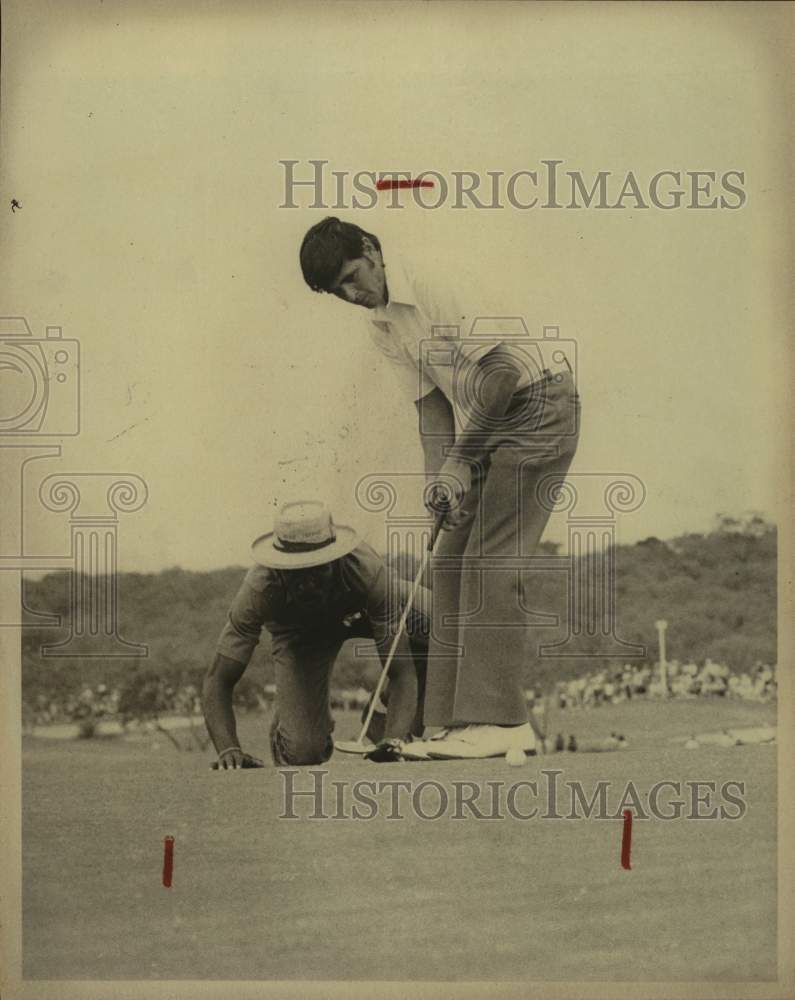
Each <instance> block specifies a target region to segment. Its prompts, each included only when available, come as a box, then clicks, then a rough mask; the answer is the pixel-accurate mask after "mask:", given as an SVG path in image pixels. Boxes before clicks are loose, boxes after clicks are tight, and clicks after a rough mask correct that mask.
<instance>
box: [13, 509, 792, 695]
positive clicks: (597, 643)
mask: <svg viewBox="0 0 795 1000" xmlns="http://www.w3.org/2000/svg"><path fill="white" fill-rule="evenodd" d="M752 528H753V530H737V528H736V526H734V527H732V526H731V525H727V524H723V525H722V526H721V527H720V528H719V529H717V530H715V531H714V532H712V533H710V534H705V535H698V534H690V535H685V536H682V537H679V538H675V539H672V540H670V541H667V542H665V541H660V540H659V539H655V538H650V539H646V540H645V541H642V542H639V543H637V544H635V545H625V546H618V547H616V549H615V550H614V557H615V565H616V576H615V581H616V582H615V591H616V604H615V611H616V620H615V628H614V632H615V634H616V635H617V636H618V637H620V638H621V639H622V640H624V641H625V642H631V643H640V644H644V645H645V646H646V647H647V651H646V658H647V659H649V660H653V659H655V658H656V633H655V628H654V622H655V620H657V619H659V618H664V619H666V620H667V621H668V623H669V628H668V657H669V659H679V660H687V659H693V660H695V661H697V662H699V661H703V660H704V659H705V658H706V657H710V658H711V659H713V660H716V661H720V662H723V663H726V664H728V665H729V666H730V667H732V668H733V669H734V670H742V669H748V668H749V667H752V666H753V664H754V663H755V662H757V661H759V660H762V661H764V662H768V663H774V662H775V661H776V531H775V528H774V527H773V526H771V525H769V524H762V525H759V524H758V523H757V524H755V525H753V526H752ZM545 552H546V553H547V554H550V555H551V554H553V553H554V546H551V545H547V546H545ZM403 562H405V560H403ZM401 569H402V571H403V573H404V575H405V574H406V573H411V567H410V566H406V565H404V566H402V567H401ZM244 572H245V569H244V568H243V567H230V568H228V569H221V570H215V571H212V572H206V573H196V572H189V571H186V570H182V569H168V570H164V571H162V572H160V573H156V574H139V573H123V574H121V575H120V577H119V581H118V594H119V620H120V633H121V635H122V636H123V637H124V638H125V639H127V640H129V641H131V642H139V643H146V644H147V645H148V647H149V656H148V658H146V659H140V660H135V659H117V660H92V659H83V660H78V659H54V658H47V659H44V658H42V656H41V655H40V652H39V650H40V647H41V645H42V644H43V643H52V642H57V641H59V640H61V639H64V638H65V637H66V636H67V634H68V629H67V628H66V627H63V628H46V629H43V628H39V627H29V628H26V629H25V630H24V631H23V692H24V695H25V697H26V699H27V700H30V699H31V698H32V697H34V696H35V695H36V694H37V693H39V692H49V693H66V692H68V691H74V690H75V689H76V688H79V687H80V686H82V685H85V684H96V683H98V682H100V681H104V682H105V683H107V684H109V685H113V684H118V683H120V682H121V680H122V679H123V678H124V676H125V675H126V674H127V672H128V671H130V670H131V669H133V668H134V667H135V666H136V664H138V665H139V666H144V665H145V666H148V667H154V668H156V669H157V670H158V672H163V673H164V674H168V675H169V676H171V677H173V678H174V680H175V682H176V681H179V680H182V681H184V680H187V679H191V680H193V681H194V682H195V680H196V678H197V677H198V676H200V674H201V673H202V672H203V671H204V670H205V669H206V668H207V666H208V665H209V663H210V661H211V659H212V656H213V650H214V644H215V641H216V639H217V636H218V633H219V631H220V629H221V627H222V625H223V622H224V619H225V616H226V612H227V608H228V605H229V602H230V600H231V599H232V597H233V596H234V594H235V591H236V589H237V587H238V585H239V583H240V581H241V579H242V577H243V574H244ZM524 584H525V588H524V589H525V595H526V596H525V600H526V604H527V606H528V607H530V608H532V609H533V610H534V611H541V612H546V613H552V614H556V615H558V616H560V619H561V621H562V622H564V623H565V621H566V617H567V579H566V574H565V573H562V572H549V571H533V572H530V573H528V574H526V575H525V579H524ZM24 595H25V604H26V607H27V608H29V609H31V610H33V611H37V612H50V613H55V614H60V615H62V616H63V619H62V620H63V622H64V624H65V625H68V620H69V619H68V615H69V589H68V575H67V574H65V573H54V574H50V575H48V576H46V577H44V578H43V579H41V580H38V581H27V582H26V585H25V587H24ZM28 620H32V619H28ZM542 631H543V634H542V632H541V631H539V630H534V631H533V633H532V634H531V635H529V636H528V667H527V682H528V684H540V685H542V686H547V685H548V684H549V683H551V682H553V681H554V680H557V679H561V678H566V677H570V676H574V675H576V674H578V673H581V672H582V671H583V670H588V669H592V668H593V666H594V660H593V658H592V657H591V656H589V655H588V653H589V651H591V652H599V651H600V649H601V648H603V647H602V645H601V642H602V640H599V639H598V638H597V637H590V638H588V637H585V638H584V639H583V640H582V641H581V643H580V646H579V651H581V652H582V654H583V655H581V656H578V657H573V658H565V659H542V660H541V661H539V660H537V658H536V657H534V656H533V655H532V654H531V642H532V643H535V642H536V641H538V639H540V640H541V641H543V642H545V643H553V642H555V641H557V640H558V639H562V638H564V637H565V635H566V630H565V627H564V626H561V627H560V628H545V629H543V630H542ZM620 659H621V658H620V657H619V658H618V659H615V658H614V659H612V660H610V659H608V660H602V661H600V662H601V663H604V664H605V665H612V664H614V663H617V662H619V660H620ZM272 673H273V671H272V663H271V659H270V651H269V643H268V641H267V634H265V636H264V639H263V642H262V643H261V644H260V648H259V649H258V651H257V653H256V655H255V659H254V661H253V664H252V670H251V671H250V674H251V676H252V678H253V679H256V680H257V681H259V682H265V681H268V680H270V679H272ZM361 677H362V667H361V663H360V662H354V660H353V658H352V657H351V655H350V652H349V651H348V650H346V651H344V653H343V656H342V657H341V658H340V661H339V663H338V665H337V671H336V681H337V683H338V684H340V685H351V684H352V685H354V686H355V685H358V683H359V682H360V680H361Z"/></svg>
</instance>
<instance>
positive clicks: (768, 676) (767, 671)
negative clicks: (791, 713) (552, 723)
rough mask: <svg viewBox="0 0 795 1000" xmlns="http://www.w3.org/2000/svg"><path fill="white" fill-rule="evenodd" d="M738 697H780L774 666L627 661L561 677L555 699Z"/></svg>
mask: <svg viewBox="0 0 795 1000" xmlns="http://www.w3.org/2000/svg"><path fill="white" fill-rule="evenodd" d="M671 697H673V698H703V697H719V698H739V699H741V700H743V701H758V702H763V701H770V700H772V699H774V698H775V697H776V668H775V666H773V667H771V666H769V665H768V664H766V663H761V662H758V663H757V664H756V665H755V666H754V667H753V669H751V670H750V671H742V672H740V673H736V672H733V671H732V670H730V668H729V667H727V666H726V665H725V664H723V663H715V662H714V661H713V660H710V659H709V658H707V660H706V661H705V662H704V663H703V664H702V665H701V666H698V665H697V664H695V663H692V662H688V663H679V662H678V661H677V660H671V661H670V662H669V663H667V664H666V665H665V668H664V669H663V668H662V667H661V665H660V664H659V663H658V664H655V665H654V666H653V667H652V666H650V665H648V664H638V665H634V666H631V665H628V664H627V665H625V666H624V667H621V668H619V669H616V670H595V671H592V672H590V673H587V674H583V675H582V676H580V677H575V678H573V679H572V680H568V681H558V683H557V684H556V685H555V689H554V701H555V703H556V704H557V706H558V707H559V708H591V707H594V706H597V705H604V704H616V703H617V702H621V701H629V700H631V699H632V698H671Z"/></svg>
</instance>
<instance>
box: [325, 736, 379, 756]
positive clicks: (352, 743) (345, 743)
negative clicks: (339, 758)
mask: <svg viewBox="0 0 795 1000" xmlns="http://www.w3.org/2000/svg"><path fill="white" fill-rule="evenodd" d="M334 749H335V750H339V751H340V752H341V753H355V754H358V755H359V756H360V757H363V756H364V755H365V754H368V753H370V751H371V750H374V749H375V743H360V742H359V741H358V740H335V741H334Z"/></svg>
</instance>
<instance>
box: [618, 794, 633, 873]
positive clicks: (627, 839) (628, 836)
mask: <svg viewBox="0 0 795 1000" xmlns="http://www.w3.org/2000/svg"><path fill="white" fill-rule="evenodd" d="M631 848H632V812H631V810H629V809H625V810H624V832H623V833H622V835H621V867H622V868H626V870H627V871H631V869H632V865H631V864H630V863H629V852H630V849H631Z"/></svg>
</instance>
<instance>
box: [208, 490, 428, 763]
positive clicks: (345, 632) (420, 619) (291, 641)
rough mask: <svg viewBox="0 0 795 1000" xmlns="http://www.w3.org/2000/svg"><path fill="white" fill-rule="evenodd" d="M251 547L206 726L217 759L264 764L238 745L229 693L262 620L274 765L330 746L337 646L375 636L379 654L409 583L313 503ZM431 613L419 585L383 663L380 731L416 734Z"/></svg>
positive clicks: (282, 517)
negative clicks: (270, 677)
mask: <svg viewBox="0 0 795 1000" xmlns="http://www.w3.org/2000/svg"><path fill="white" fill-rule="evenodd" d="M252 551H253V554H254V559H255V561H256V562H257V565H256V566H253V567H252V568H251V569H250V570H249V571H248V573H247V574H246V577H245V579H244V581H243V583H242V585H241V587H240V590H239V591H238V593H237V596H236V597H235V599H234V601H233V603H232V607H231V609H230V611H229V617H228V620H227V623H226V626H225V627H224V629H223V631H222V632H221V636H220V638H219V640H218V645H217V651H216V656H215V660H214V662H213V664H212V666H211V667H210V669H209V671H208V672H207V675H206V677H205V679H204V685H203V691H202V693H203V699H202V701H203V707H204V718H205V722H206V724H207V729H208V731H209V733H210V736H211V738H212V741H213V744H214V745H215V749H216V751H217V753H218V758H219V765H220V766H221V767H224V768H229V767H231V768H237V767H261V766H262V762H261V761H260V760H258V759H257V758H256V757H252V756H251V755H250V754H247V753H245V752H244V750H243V749H242V748H241V746H240V741H239V740H238V737H237V728H236V725H235V715H234V711H233V708H232V692H233V689H234V686H235V684H237V682H238V681H239V680H240V678H241V677H242V676H243V673H244V671H245V669H246V667H247V666H248V663H249V661H250V659H251V655H252V653H253V652H254V648H255V646H256V645H257V643H258V642H259V639H260V634H261V632H262V629H263V628H266V629H267V630H268V632H269V633H270V635H271V639H272V655H273V660H274V664H275V669H276V706H275V710H274V718H273V723H272V726H271V734H270V742H271V752H272V756H273V760H274V763H276V764H320V763H322V762H323V761H325V760H328V758H329V757H330V756H331V753H332V750H333V741H332V738H331V733H332V731H333V729H334V722H333V720H332V717H331V713H330V710H329V681H330V678H331V671H332V668H333V666H334V661H335V660H336V658H337V654H338V653H339V651H340V647H341V646H342V644H343V642H344V641H345V640H346V639H352V638H372V639H374V640H375V641H376V644H377V646H378V651H379V654H380V656H381V658H382V659H384V657H385V656H386V653H387V650H388V648H389V646H390V645H391V642H392V639H393V637H394V633H395V631H396V627H397V624H398V623H399V619H400V616H401V613H402V611H403V605H404V603H405V601H406V599H407V597H408V594H409V592H410V590H411V585H410V584H408V583H407V582H406V581H404V580H399V579H398V578H397V577H396V576H395V575H394V574H391V573H390V570H389V569H388V568H387V566H386V565H385V564H384V562H383V560H382V559H381V558H380V557H379V556H378V555H377V554H376V553H375V551H374V550H373V549H372V548H370V546H369V545H367V544H366V542H363V541H360V539H359V538H358V536H357V534H356V532H355V531H354V530H353V529H352V528H348V527H345V526H343V525H335V524H334V523H333V522H332V519H331V515H330V514H329V511H328V509H327V508H326V507H325V506H324V505H323V504H320V503H315V502H304V503H293V504H287V505H285V506H284V507H283V508H282V509H281V512H280V513H279V516H278V518H277V519H276V523H275V525H274V531H273V532H271V533H270V534H267V535H263V536H262V537H261V538H259V539H257V541H256V542H254V545H253V546H252ZM429 616H430V600H429V594H428V592H427V591H426V590H424V589H423V588H420V591H419V592H418V593H417V594H416V595H415V598H414V602H413V604H412V609H411V612H410V614H409V619H408V622H407V625H406V630H405V631H404V632H403V633H402V634H401V637H400V640H399V642H398V645H397V648H396V651H395V656H394V658H393V660H392V664H391V667H390V670H389V691H388V705H387V708H386V724H385V731H384V733H383V735H384V736H386V737H391V738H396V737H408V736H409V734H410V733H417V734H419V735H421V734H422V722H421V720H420V709H419V706H420V705H421V694H422V686H423V683H424V663H423V662H422V661H423V659H424V655H425V653H426V652H427V630H428V626H429ZM407 633H408V635H407ZM415 656H416V660H415ZM376 725H377V724H376V722H375V719H374V721H373V723H372V724H371V732H370V733H369V734H368V735H371V736H375V737H376V738H379V739H380V737H381V735H382V734H381V733H378V732H373V730H374V727H375V726H376Z"/></svg>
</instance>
